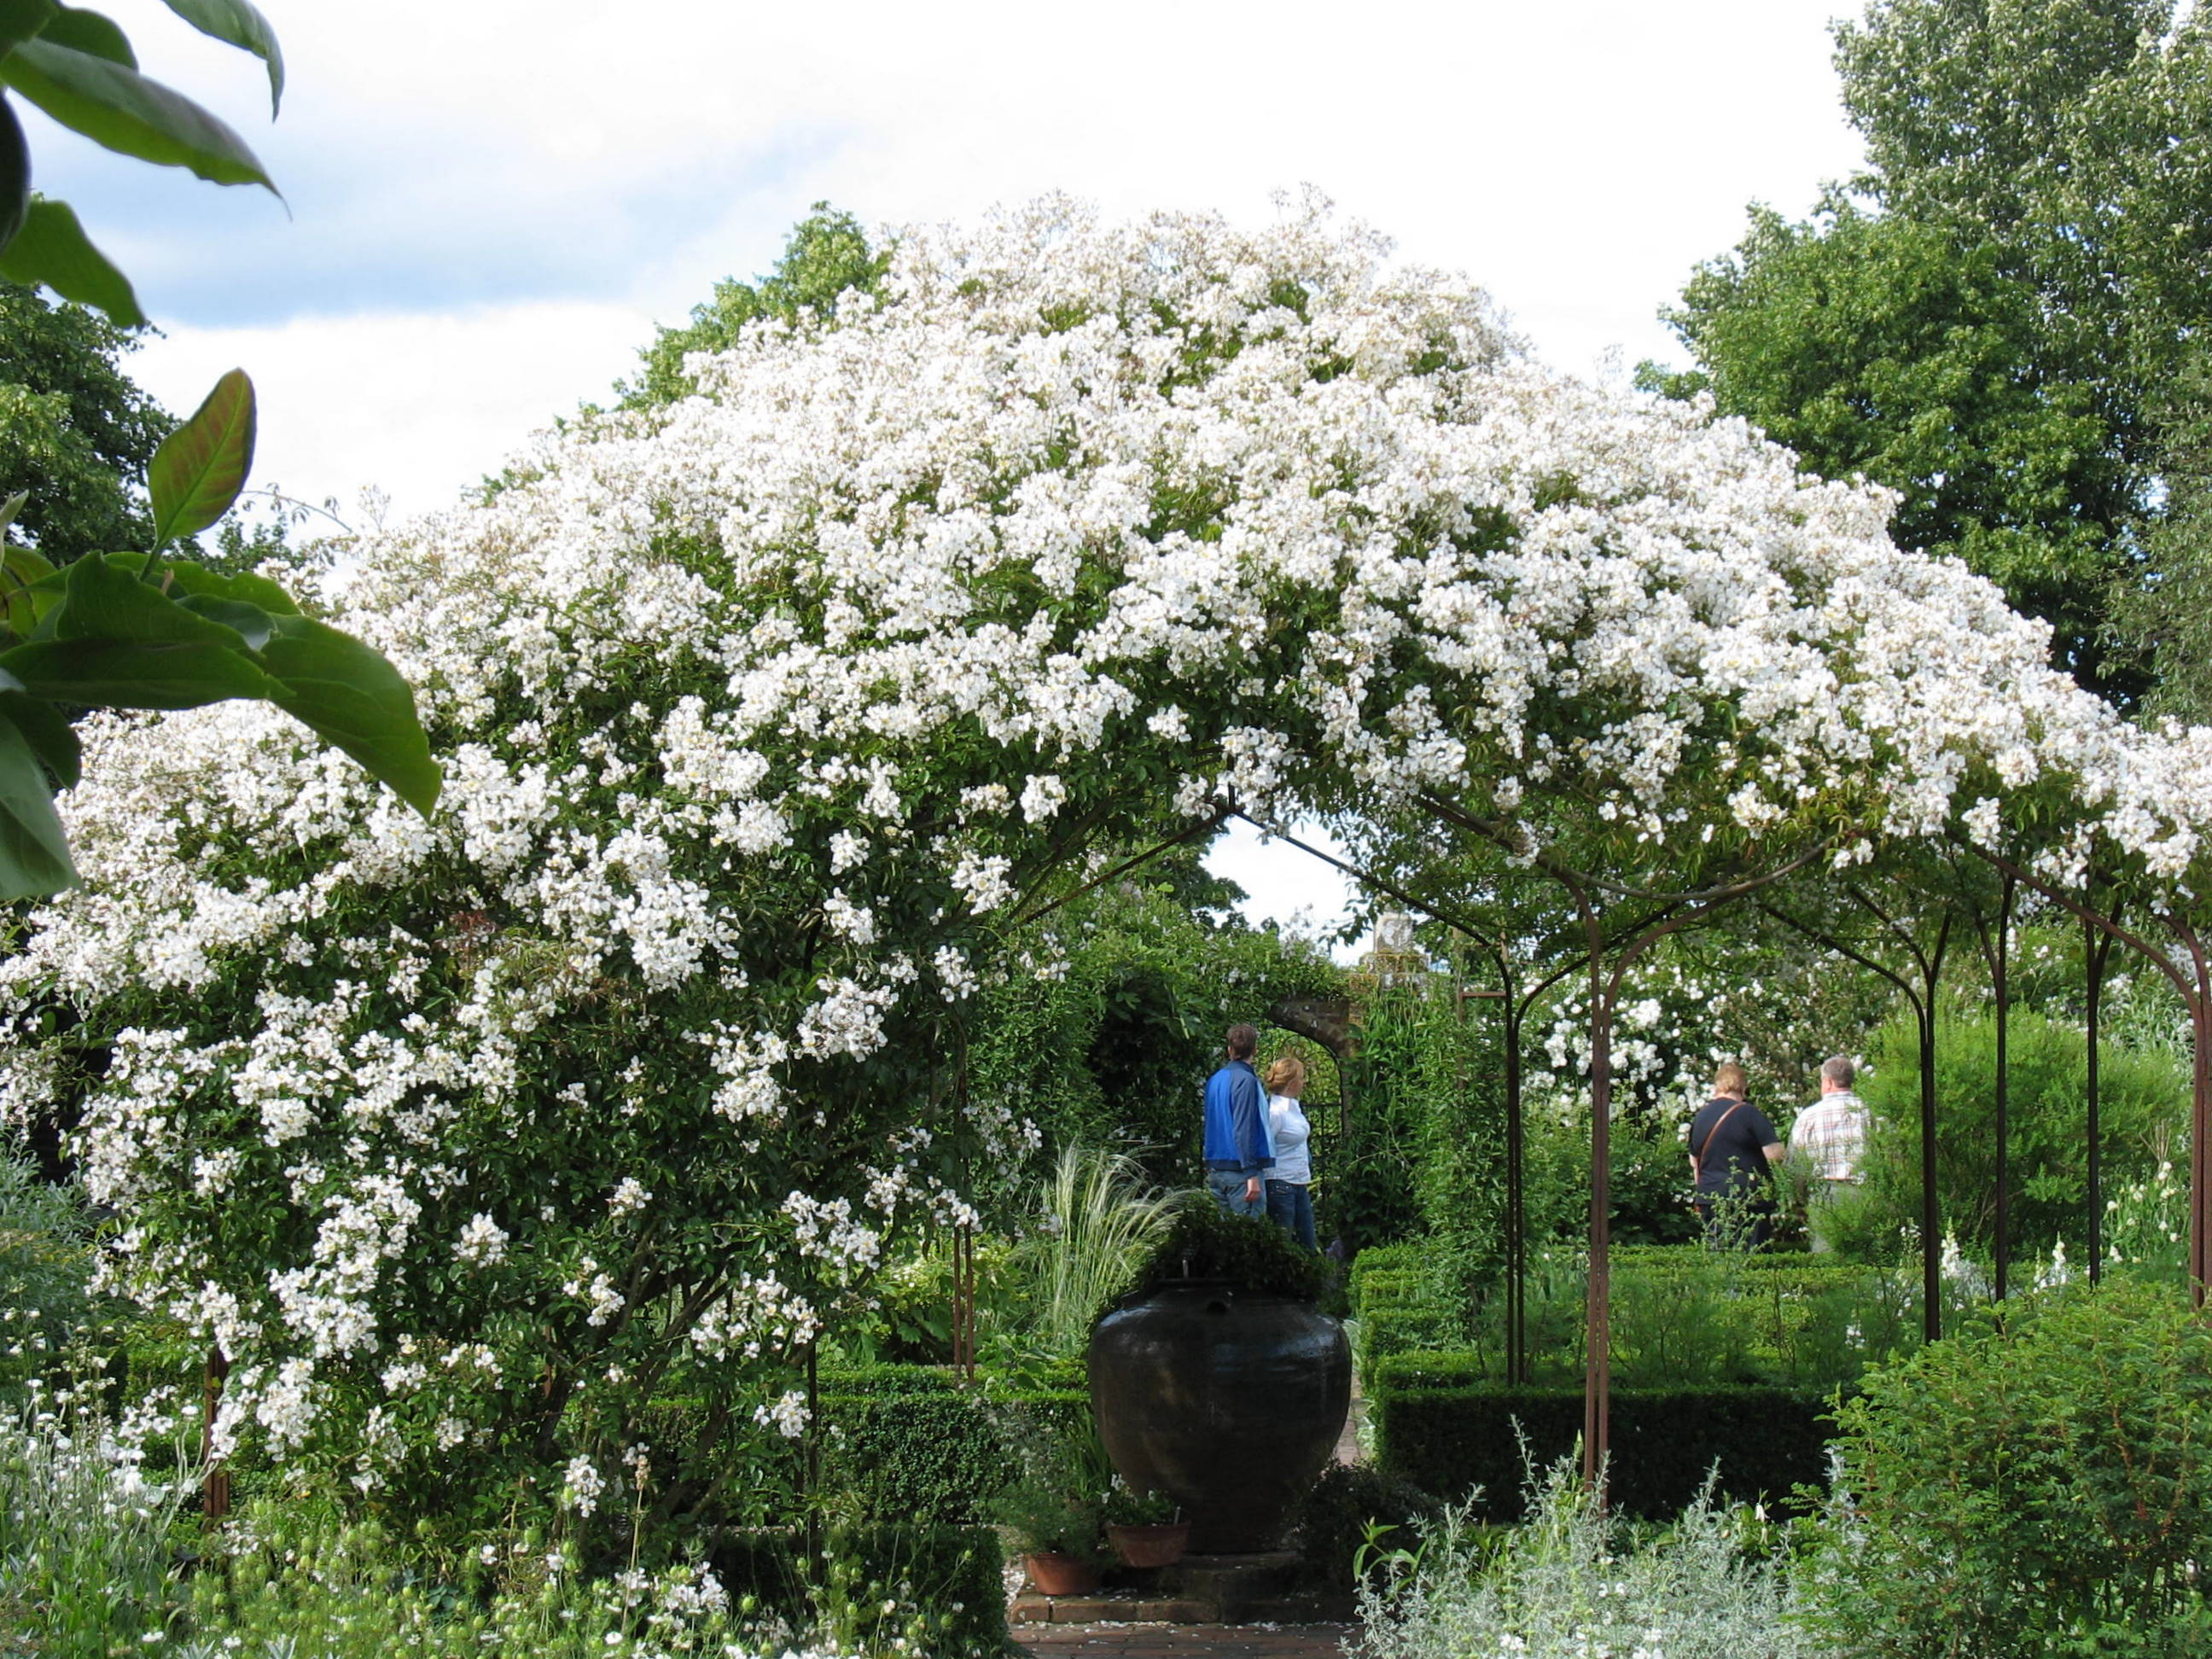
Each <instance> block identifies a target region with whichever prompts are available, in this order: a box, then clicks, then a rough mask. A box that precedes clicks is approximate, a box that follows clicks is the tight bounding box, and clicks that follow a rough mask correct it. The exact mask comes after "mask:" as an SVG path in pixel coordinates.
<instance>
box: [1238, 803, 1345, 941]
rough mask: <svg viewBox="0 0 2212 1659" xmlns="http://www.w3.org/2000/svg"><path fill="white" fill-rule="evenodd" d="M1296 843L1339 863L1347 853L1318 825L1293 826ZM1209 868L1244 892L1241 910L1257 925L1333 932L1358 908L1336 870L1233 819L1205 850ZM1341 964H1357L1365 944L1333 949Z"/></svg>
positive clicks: (1308, 854)
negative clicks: (1339, 858) (1337, 858)
mask: <svg viewBox="0 0 2212 1659" xmlns="http://www.w3.org/2000/svg"><path fill="white" fill-rule="evenodd" d="M1293 832H1294V833H1295V834H1296V835H1297V837H1298V839H1299V840H1300V841H1303V842H1308V843H1309V844H1310V845H1312V846H1315V847H1318V848H1321V849H1322V851H1323V852H1325V853H1328V854H1332V855H1333V856H1336V857H1341V856H1342V855H1343V852H1344V849H1343V848H1341V847H1340V846H1338V845H1337V843H1336V841H1335V839H1334V837H1333V836H1330V835H1329V833H1328V831H1327V830H1326V829H1322V827H1321V826H1320V825H1319V824H1312V823H1301V824H1297V825H1294V826H1293ZM1205 865H1206V869H1207V870H1208V871H1210V872H1212V873H1213V874H1214V875H1217V876H1225V877H1226V878H1228V879H1229V880H1231V881H1233V882H1235V883H1236V884H1237V885H1238V886H1239V887H1242V888H1243V890H1244V903H1243V906H1242V907H1241V908H1242V909H1243V914H1244V917H1245V919H1246V920H1247V921H1251V922H1253V923H1255V925H1265V924H1266V923H1267V922H1270V921H1273V922H1275V923H1277V924H1279V925H1280V926H1282V927H1297V929H1299V930H1300V931H1304V932H1308V933H1315V932H1331V933H1333V932H1334V931H1335V930H1336V929H1337V928H1339V927H1342V926H1343V925H1344V923H1345V922H1346V921H1347V920H1348V919H1349V918H1350V916H1351V914H1352V908H1353V907H1354V905H1355V904H1357V902H1358V892H1357V890H1355V889H1354V887H1353V885H1352V883H1351V882H1350V881H1348V880H1347V879H1346V878H1345V877H1344V875H1343V873H1342V872H1340V871H1338V870H1337V869H1335V868H1334V866H1330V865H1328V864H1324V863H1322V860H1319V859H1317V858H1316V857H1314V856H1313V854H1310V853H1307V852H1303V851H1301V850H1300V849H1299V848H1295V847H1292V846H1291V845H1290V844H1289V843H1288V842H1282V841H1275V840H1270V839H1267V838H1264V837H1262V836H1261V833H1260V831H1259V830H1258V829H1255V828H1254V827H1253V826H1252V825H1251V824H1249V823H1246V822H1245V821H1244V820H1243V819H1242V818H1237V819H1233V820H1232V821H1231V823H1230V825H1229V827H1228V829H1226V830H1225V831H1224V832H1223V833H1222V835H1221V836H1220V837H1219V839H1218V840H1217V841H1215V842H1213V844H1212V846H1211V847H1209V848H1207V849H1206V858H1205ZM1333 948H1334V955H1335V957H1336V959H1337V960H1338V961H1340V962H1356V961H1357V960H1358V958H1359V956H1360V953H1361V952H1362V951H1364V950H1365V949H1366V948H1367V945H1366V941H1365V940H1364V939H1360V940H1357V941H1355V942H1353V943H1352V944H1350V945H1337V946H1334V947H1333Z"/></svg>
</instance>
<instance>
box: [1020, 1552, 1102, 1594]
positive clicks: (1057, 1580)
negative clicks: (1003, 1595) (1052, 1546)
mask: <svg viewBox="0 0 2212 1659" xmlns="http://www.w3.org/2000/svg"><path fill="white" fill-rule="evenodd" d="M1022 1565H1023V1566H1024V1568H1026V1569H1027V1570H1028V1572H1029V1575H1030V1583H1032V1584H1034V1585H1035V1586H1036V1589H1037V1593H1038V1594H1039V1595H1090V1594H1091V1593H1092V1592H1093V1591H1094V1590H1096V1589H1097V1588H1098V1569H1097V1568H1096V1567H1094V1566H1092V1565H1091V1564H1090V1563H1089V1562H1088V1561H1085V1560H1084V1559H1082V1558H1081V1557H1080V1556H1074V1555H1062V1554H1061V1553H1060V1552H1059V1551H1058V1550H1036V1551H1033V1552H1032V1553H1030V1554H1028V1555H1024V1557H1022Z"/></svg>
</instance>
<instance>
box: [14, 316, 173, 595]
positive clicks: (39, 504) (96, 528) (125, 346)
mask: <svg viewBox="0 0 2212 1659" xmlns="http://www.w3.org/2000/svg"><path fill="white" fill-rule="evenodd" d="M134 349H137V340H136V339H135V338H134V337H132V336H131V335H130V334H129V333H126V332H125V331H123V330H121V329H119V328H117V327H116V326H115V325H113V324H112V323H110V322H109V321H107V320H106V319H105V318H103V317H101V316H100V314H99V313H97V312H93V311H88V310H87V309H85V308H84V307H82V306H76V305H69V304H62V305H55V304H52V303H50V302H49V301H47V300H46V299H45V298H44V297H43V296H41V295H40V294H39V293H37V292H36V291H35V290H34V289H27V288H22V287H19V286H17V285H16V284H15V283H0V480H4V481H5V483H6V486H7V488H8V489H9V490H10V491H13V490H18V489H20V490H21V491H23V492H24V493H25V494H26V495H27V497H28V499H27V501H25V502H24V504H23V507H22V510H21V512H20V513H18V514H17V515H16V518H15V528H16V529H18V530H20V531H21V532H23V534H24V535H25V537H26V538H27V539H28V540H29V541H30V543H31V544H32V545H33V546H34V547H36V548H37V549H38V550H39V551H40V553H42V554H44V555H45V556H46V558H47V559H48V560H50V561H51V562H53V563H55V564H67V563H69V562H71V561H72V560H75V559H77V558H80V557H82V556H83V555H85V554H87V553H93V552H107V551H112V550H117V549H121V548H128V547H139V546H143V545H144V544H145V542H146V538H147V537H148V536H149V533H150V532H151V530H152V525H151V523H150V521H149V520H148V519H147V517H146V511H145V507H144V503H143V498H142V496H141V495H140V494H139V491H140V489H142V488H143V483H144V480H145V477H146V467H147V465H148V463H149V462H150V461H151V460H152V459H154V451H155V447H157V446H158V445H159V444H160V443H161V440H162V439H163V438H165V437H167V435H169V433H170V431H171V430H172V429H173V428H174V427H175V425H176V422H175V420H174V419H173V418H172V417H171V416H170V415H169V414H168V412H167V410H163V409H162V408H161V405H160V404H157V403H155V401H154V399H153V398H149V396H147V395H146V393H145V392H142V391H140V390H139V388H138V387H137V386H135V385H133V384H132V383H131V380H130V378H129V377H128V376H127V375H125V374H124V372H123V367H122V359H123V358H124V356H125V355H126V354H128V353H129V352H131V351H132V350H134Z"/></svg>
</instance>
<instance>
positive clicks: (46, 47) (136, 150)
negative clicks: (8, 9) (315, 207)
mask: <svg viewBox="0 0 2212 1659" xmlns="http://www.w3.org/2000/svg"><path fill="white" fill-rule="evenodd" d="M0 81H4V82H7V84H8V85H9V86H11V87H13V88H15V90H16V91H18V92H20V93H21V94H23V96H24V97H26V98H27V99H29V100H31V101H32V102H33V103H34V104H36V105H37V106H39V107H40V109H42V110H44V111H46V113H47V114H49V115H51V116H52V117H53V118H54V119H55V120H57V121H58V122H60V123H61V124H62V125H64V126H65V127H67V128H69V129H70V131H72V132H81V133H82V134H83V135H84V136H85V137H88V138H89V139H91V140H92V141H93V142H94V143H97V144H104V145H106V147H107V148H108V149H112V150H115V151H117V152H118V153H119V154H121V155H131V156H136V157H137V159H138V160H139V161H152V162H154V163H155V164H156V165H158V166H161V167H188V168H190V169H191V171H192V172H193V173H197V174H198V175H199V176H200V177H201V178H203V179H211V180H213V181H214V182H215V183H216V184H218V185H264V186H266V187H267V188H268V189H269V190H270V191H271V192H274V191H276V185H273V184H270V182H269V175H268V173H266V172H264V170H263V169H262V166H261V163H260V161H258V159H257V158H256V157H255V155H254V154H253V152H252V150H250V149H247V148H246V141H245V140H244V139H242V138H240V137H239V136H238V135H237V134H236V133H234V132H233V131H231V130H230V129H229V128H228V127H227V126H225V125H223V124H222V121H221V120H220V119H218V118H216V117H215V116H213V115H211V114H210V113H209V112H207V111H206V110H204V109H202V108H201V107H200V106H198V105H197V104H195V103H194V102H192V100H191V99H189V98H187V97H185V96H184V95H183V94H181V93H176V92H172V91H171V90H170V89H169V88H167V87H165V86H163V85H162V84H161V82H158V81H149V80H148V79H147V78H146V77H145V76H143V75H141V74H139V73H138V71H137V70H131V69H125V67H124V66H123V65H122V64H111V63H109V62H108V61H107V60H106V58H95V57H94V56H93V55H92V54H91V53H90V52H76V51H72V50H71V49H70V48H69V47H68V46H52V45H50V44H49V43H47V42H46V41H45V40H26V41H24V42H23V43H22V45H21V46H17V47H16V48H15V51H14V52H10V53H9V54H8V56H7V57H6V58H0Z"/></svg>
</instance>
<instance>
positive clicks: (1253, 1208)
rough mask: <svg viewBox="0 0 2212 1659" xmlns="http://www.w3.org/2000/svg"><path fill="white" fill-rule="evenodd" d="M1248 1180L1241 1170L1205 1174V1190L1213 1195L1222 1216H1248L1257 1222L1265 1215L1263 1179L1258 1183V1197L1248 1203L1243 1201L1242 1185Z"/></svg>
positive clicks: (1212, 1171) (1213, 1171)
mask: <svg viewBox="0 0 2212 1659" xmlns="http://www.w3.org/2000/svg"><path fill="white" fill-rule="evenodd" d="M1250 1179H1251V1177H1250V1176H1247V1175H1246V1174H1245V1173H1244V1172H1243V1170H1207V1171H1206V1189H1207V1190H1208V1191H1210V1192H1211V1193H1212V1194H1213V1201H1214V1202H1215V1203H1217V1204H1218V1205H1219V1206H1221V1212H1222V1214H1224V1215H1249V1216H1250V1217H1252V1218H1254V1219H1255V1220H1257V1219H1258V1218H1261V1217H1262V1216H1264V1215H1266V1214H1267V1181H1266V1180H1265V1179H1264V1178H1262V1179H1261V1182H1260V1196H1259V1197H1257V1198H1255V1199H1254V1200H1251V1201H1250V1202H1249V1203H1247V1202H1246V1201H1245V1198H1244V1183H1245V1182H1247V1181H1249V1180H1250Z"/></svg>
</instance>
